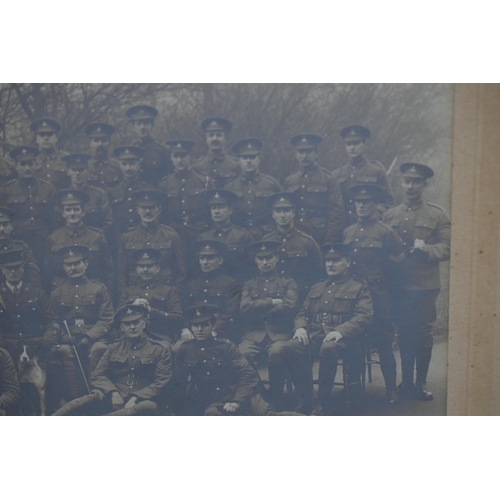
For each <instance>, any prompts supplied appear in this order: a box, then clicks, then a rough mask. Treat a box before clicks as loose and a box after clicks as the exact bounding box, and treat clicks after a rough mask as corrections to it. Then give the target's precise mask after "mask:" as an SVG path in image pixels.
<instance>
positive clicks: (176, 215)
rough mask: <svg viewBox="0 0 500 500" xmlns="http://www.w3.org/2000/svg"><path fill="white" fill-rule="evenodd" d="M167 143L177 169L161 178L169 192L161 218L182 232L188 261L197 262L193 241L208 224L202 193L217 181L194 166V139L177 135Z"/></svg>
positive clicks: (164, 190) (162, 187)
mask: <svg viewBox="0 0 500 500" xmlns="http://www.w3.org/2000/svg"><path fill="white" fill-rule="evenodd" d="M167 146H169V149H170V159H171V160H172V163H173V166H174V171H173V172H172V173H171V174H170V175H168V176H167V177H165V178H163V179H162V181H161V182H160V189H161V190H162V191H163V192H164V193H165V194H166V196H165V200H164V205H165V210H163V211H162V219H163V221H164V222H165V224H167V225H169V226H170V227H172V228H173V229H174V230H175V231H177V233H178V234H179V236H180V238H181V240H182V243H183V245H184V248H185V249H186V252H187V253H186V262H187V263H188V264H189V265H190V264H192V263H194V253H193V249H194V247H193V245H194V242H195V241H196V240H197V239H198V236H199V235H200V234H201V232H203V231H206V229H207V228H208V217H207V213H206V208H205V205H204V203H203V198H202V196H201V193H203V192H204V191H206V190H207V189H213V187H214V183H213V181H212V180H211V179H210V177H209V176H208V175H200V174H198V173H197V172H195V171H194V169H193V167H192V162H191V154H192V151H193V148H194V147H195V146H196V143H195V142H194V141H189V140H183V139H177V140H175V141H168V142H167ZM188 273H189V270H188Z"/></svg>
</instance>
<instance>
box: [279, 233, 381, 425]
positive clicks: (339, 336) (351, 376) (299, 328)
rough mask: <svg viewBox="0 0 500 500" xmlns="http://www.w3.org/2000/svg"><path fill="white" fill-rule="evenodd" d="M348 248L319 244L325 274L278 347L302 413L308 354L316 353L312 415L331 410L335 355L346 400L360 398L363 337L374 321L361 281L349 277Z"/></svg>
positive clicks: (307, 398) (307, 401)
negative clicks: (316, 385)
mask: <svg viewBox="0 0 500 500" xmlns="http://www.w3.org/2000/svg"><path fill="white" fill-rule="evenodd" d="M349 251H350V248H349V247H348V246H347V245H343V244H341V243H336V244H332V245H325V246H324V247H323V252H324V258H325V267H326V272H327V274H328V277H327V278H326V279H325V280H323V281H320V282H319V283H317V284H316V285H314V286H313V287H312V288H311V291H310V292H309V294H308V295H307V298H306V300H305V302H304V304H303V305H302V307H301V309H300V311H299V313H298V314H297V316H296V318H295V325H294V329H295V330H294V336H293V339H292V340H290V341H289V342H287V343H286V344H285V345H284V346H283V357H284V359H285V361H286V363H287V366H290V367H292V377H293V381H294V385H295V388H296V389H297V392H298V393H299V395H300V396H301V397H302V400H303V406H302V411H304V412H305V413H309V412H310V409H311V406H312V396H313V391H312V381H311V363H310V356H311V354H312V356H318V355H319V394H318V395H319V405H318V406H317V408H316V409H315V413H316V414H318V415H322V414H329V413H330V412H331V411H332V409H333V404H332V389H333V384H334V382H335V376H336V373H337V362H338V359H339V358H342V359H343V362H344V363H345V366H344V369H345V370H346V374H347V391H348V395H349V397H350V400H351V402H352V403H353V404H357V403H359V400H360V397H361V383H360V378H361V373H362V370H363V367H364V355H365V344H364V336H365V332H366V329H367V327H368V326H369V325H370V324H371V323H372V321H373V303H372V298H371V296H370V292H369V290H368V286H367V285H366V283H365V282H364V281H362V280H358V279H355V278H353V277H352V276H351V273H350V269H349V268H350V265H351V259H350V257H349ZM309 349H310V350H311V353H309Z"/></svg>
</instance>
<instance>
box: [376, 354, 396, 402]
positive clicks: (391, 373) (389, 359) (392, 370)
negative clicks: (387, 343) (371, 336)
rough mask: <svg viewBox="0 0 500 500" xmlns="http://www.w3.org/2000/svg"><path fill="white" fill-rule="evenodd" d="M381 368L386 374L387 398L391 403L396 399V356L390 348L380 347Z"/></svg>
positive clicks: (383, 373)
mask: <svg viewBox="0 0 500 500" xmlns="http://www.w3.org/2000/svg"><path fill="white" fill-rule="evenodd" d="M379 358H380V369H381V370H382V375H383V376H384V382H385V398H386V400H387V401H388V402H389V403H394V402H395V401H396V399H397V398H396V358H395V357H394V353H393V352H392V346H391V347H390V350H387V349H379Z"/></svg>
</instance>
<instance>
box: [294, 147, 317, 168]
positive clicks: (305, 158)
mask: <svg viewBox="0 0 500 500" xmlns="http://www.w3.org/2000/svg"><path fill="white" fill-rule="evenodd" d="M295 158H296V159H297V161H298V162H299V165H300V166H301V167H309V166H311V165H314V164H315V163H316V160H317V159H318V151H317V149H316V148H307V149H296V150H295Z"/></svg>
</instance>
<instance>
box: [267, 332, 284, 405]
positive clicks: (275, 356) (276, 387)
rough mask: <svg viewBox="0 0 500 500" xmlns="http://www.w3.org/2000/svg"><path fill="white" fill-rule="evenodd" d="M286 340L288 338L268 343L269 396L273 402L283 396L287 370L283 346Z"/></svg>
mask: <svg viewBox="0 0 500 500" xmlns="http://www.w3.org/2000/svg"><path fill="white" fill-rule="evenodd" d="M286 342H287V341H286V340H276V341H274V342H270V343H269V344H268V345H267V360H268V366H269V397H270V398H271V401H273V402H278V401H279V400H280V399H281V398H282V397H283V388H284V386H285V380H286V375H287V371H286V366H285V363H284V361H283V354H282V347H283V346H284V345H285V344H286Z"/></svg>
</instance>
